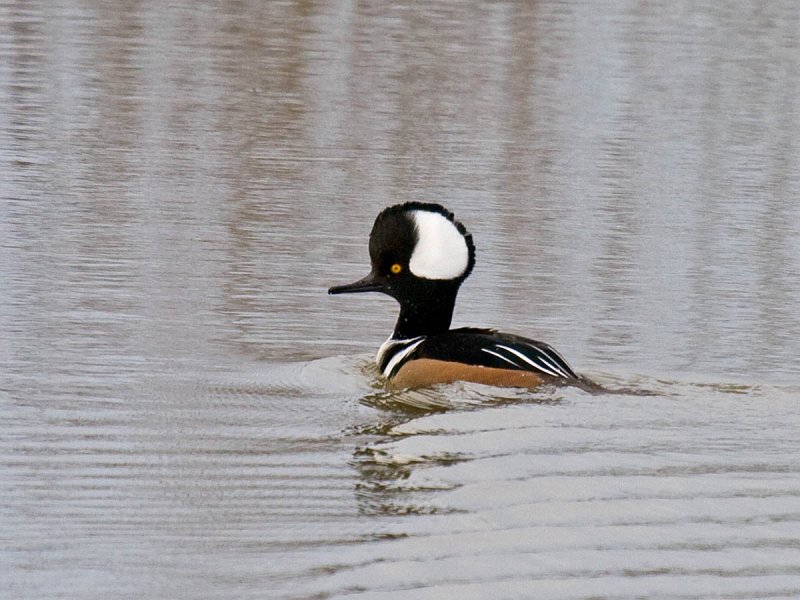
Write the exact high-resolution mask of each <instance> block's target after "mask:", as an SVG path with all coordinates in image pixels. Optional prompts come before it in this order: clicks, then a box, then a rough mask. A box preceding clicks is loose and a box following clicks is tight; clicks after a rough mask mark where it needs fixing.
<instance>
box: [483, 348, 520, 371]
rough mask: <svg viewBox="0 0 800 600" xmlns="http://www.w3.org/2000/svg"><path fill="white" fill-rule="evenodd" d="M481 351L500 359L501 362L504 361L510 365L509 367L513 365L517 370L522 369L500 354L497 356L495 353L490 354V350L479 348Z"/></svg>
mask: <svg viewBox="0 0 800 600" xmlns="http://www.w3.org/2000/svg"><path fill="white" fill-rule="evenodd" d="M481 350H482V351H483V352H486V354H491V355H492V356H496V357H497V358H499V359H501V360H504V361H506V362H507V363H509V364H511V365H514V366H515V367H517V368H518V369H521V368H522V367H520V366H519V365H518V364H517V363H515V362H514V361H513V360H511V359H510V358H506V357H505V356H503V355H502V354H498V353H497V352H492V351H491V350H489V349H488V348H481Z"/></svg>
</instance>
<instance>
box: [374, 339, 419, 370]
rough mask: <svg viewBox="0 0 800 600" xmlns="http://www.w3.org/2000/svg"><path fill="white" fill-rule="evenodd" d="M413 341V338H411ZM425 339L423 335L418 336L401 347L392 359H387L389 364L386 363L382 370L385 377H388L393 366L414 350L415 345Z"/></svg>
mask: <svg viewBox="0 0 800 600" xmlns="http://www.w3.org/2000/svg"><path fill="white" fill-rule="evenodd" d="M412 341H413V340H412ZM424 341H425V338H424V337H420V338H418V339H417V340H416V341H415V342H413V343H412V344H409V346H408V347H406V348H403V349H402V350H400V351H399V352H398V353H397V354H395V355H394V356H393V357H392V359H391V360H390V361H389V364H387V365H386V368H385V369H384V370H383V374H384V376H385V377H390V376H391V374H392V371H394V369H395V367H396V366H397V365H398V364H399V363H400V362H401V361H402V360H403V359H404V358H405V357H406V356H408V355H409V354H411V353H412V352H413V351H414V350H416V348H417V346H419V345H420V344H421V343H422V342H424Z"/></svg>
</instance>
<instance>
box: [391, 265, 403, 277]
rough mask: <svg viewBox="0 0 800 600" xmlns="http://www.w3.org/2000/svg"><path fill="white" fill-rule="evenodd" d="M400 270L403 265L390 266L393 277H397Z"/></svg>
mask: <svg viewBox="0 0 800 600" xmlns="http://www.w3.org/2000/svg"><path fill="white" fill-rule="evenodd" d="M402 270H403V265H401V264H400V263H394V264H393V265H392V273H394V274H395V275H397V274H398V273H399V272H400V271H402Z"/></svg>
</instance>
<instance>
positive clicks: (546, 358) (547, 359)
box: [528, 344, 571, 378]
mask: <svg viewBox="0 0 800 600" xmlns="http://www.w3.org/2000/svg"><path fill="white" fill-rule="evenodd" d="M528 345H529V346H530V344H528ZM530 347H531V348H533V349H534V350H536V351H537V352H541V354H539V355H538V356H539V358H540V360H541V361H542V362H544V363H546V364H547V366H549V367H552V368H553V369H555V370H556V371H558V372H559V373H561V375H562V376H563V377H567V378H569V377H571V375H570V374H569V373H567V372H566V371H565V370H564V367H562V366H561V365H560V364H558V360H557V359H561V361H562V362H564V363H566V362H567V361H565V360H564V358H563V357H562V356H561V355H560V354H559V353H558V352H556V351H555V350H553V349H552V348H549V350H550V352H552V353H553V354H554V355H555V356H556V358H553V357H552V356H550V354H548V353H547V352H545V351H542V350H540V349H539V348H536V347H535V346H530Z"/></svg>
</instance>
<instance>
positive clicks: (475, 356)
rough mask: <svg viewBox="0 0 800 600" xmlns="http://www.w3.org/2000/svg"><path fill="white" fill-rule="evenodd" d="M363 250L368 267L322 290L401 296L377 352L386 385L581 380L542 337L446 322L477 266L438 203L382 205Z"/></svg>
mask: <svg viewBox="0 0 800 600" xmlns="http://www.w3.org/2000/svg"><path fill="white" fill-rule="evenodd" d="M369 255H370V261H371V263H372V270H371V272H370V274H369V275H367V276H366V277H364V278H363V279H361V280H359V281H356V282H355V283H351V284H349V285H341V286H335V287H332V288H330V289H329V290H328V293H329V294H346V293H354V292H383V293H384V294H388V295H389V296H391V297H393V298H394V299H395V300H397V301H398V302H399V303H400V317H399V318H398V319H397V324H396V325H395V328H394V333H392V335H391V336H390V337H389V339H388V340H386V342H384V343H383V345H382V346H381V347H380V350H378V355H377V357H376V362H377V364H378V368H379V369H380V371H381V372H382V373H383V375H384V376H385V377H386V378H387V380H388V382H389V385H390V386H391V387H393V388H415V387H424V386H428V385H433V384H436V383H452V382H454V381H472V382H476V383H484V384H489V385H498V386H513V387H535V386H537V385H539V384H541V383H577V384H581V383H583V382H584V380H583V379H582V378H581V377H579V376H578V375H576V374H575V372H574V371H573V370H572V368H571V367H570V366H569V365H568V364H567V361H566V360H564V358H562V356H561V355H560V354H559V353H558V352H556V351H555V350H554V349H553V348H551V347H550V346H548V345H547V344H545V343H544V342H537V341H535V340H530V339H527V338H524V337H520V336H517V335H512V334H508V333H500V332H498V331H496V330H494V329H475V328H471V327H465V328H460V329H450V321H451V320H452V318H453V308H454V306H455V302H456V295H457V294H458V289H459V287H460V286H461V284H462V283H463V282H464V280H465V279H466V278H467V277H468V276H469V274H470V273H471V272H472V268H473V267H474V266H475V246H474V244H473V243H472V235H470V234H469V233H468V232H467V230H466V229H465V228H464V226H463V225H462V224H461V223H460V222H458V221H456V220H455V217H454V216H453V213H451V212H450V211H448V210H447V209H446V208H444V207H443V206H441V205H439V204H426V203H421V202H406V203H405V204H397V205H395V206H390V207H388V208H386V209H384V210H383V211H382V212H381V213H380V214H379V215H378V217H377V218H376V219H375V224H374V225H373V227H372V233H370V236H369Z"/></svg>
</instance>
